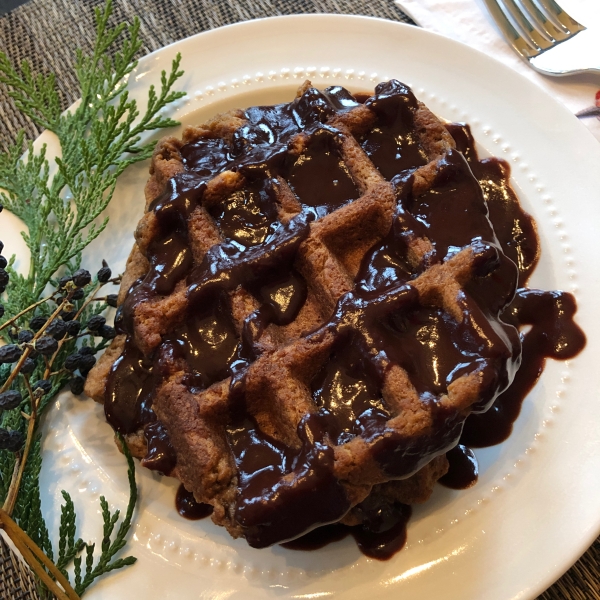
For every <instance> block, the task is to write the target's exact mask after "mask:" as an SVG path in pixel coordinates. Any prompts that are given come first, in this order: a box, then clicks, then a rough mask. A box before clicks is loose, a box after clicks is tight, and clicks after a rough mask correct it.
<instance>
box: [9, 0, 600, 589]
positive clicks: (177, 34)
mask: <svg viewBox="0 0 600 600" xmlns="http://www.w3.org/2000/svg"><path fill="white" fill-rule="evenodd" d="M22 1H23V0H21V2H22ZM18 3H19V0H0V14H2V13H3V12H5V11H6V10H9V9H10V8H12V7H13V6H15V5H16V4H18ZM102 4H103V2H102V1H100V0H85V1H83V0H30V1H29V2H26V3H25V4H23V5H21V6H18V7H17V8H13V10H11V11H10V12H8V13H7V14H3V15H2V16H0V50H1V51H3V52H5V53H6V54H7V55H8V57H9V58H10V59H11V61H12V62H13V63H18V62H20V61H21V60H23V59H27V60H28V61H29V62H30V64H31V65H32V68H33V71H34V72H43V73H48V72H51V71H52V72H54V73H56V75H57V81H58V85H59V88H60V91H61V94H62V101H63V105H64V107H65V108H66V107H67V106H69V105H70V104H71V103H73V102H74V101H75V100H76V99H77V96H78V92H77V89H78V88H77V82H76V79H75V75H74V72H73V63H74V59H75V50H76V48H82V49H83V50H84V52H85V51H87V50H90V49H91V47H92V40H93V37H94V22H93V7H94V6H100V5H102ZM3 8H4V10H3ZM298 13H339V14H356V15H367V16H374V17H381V18H386V19H391V20H395V21H403V22H405V23H410V22H411V21H410V19H409V18H408V17H406V15H404V14H403V13H402V12H401V11H400V10H399V9H398V8H397V7H396V6H395V5H394V4H393V2H392V0H370V1H369V2H365V1H363V0H280V1H275V0H248V1H242V0H238V1H237V2H236V1H227V0H114V14H113V17H112V20H113V22H114V23H117V22H122V21H124V20H125V21H129V22H131V20H132V19H133V17H134V16H135V15H137V16H138V17H139V19H140V23H141V28H140V35H141V39H142V40H143V41H144V45H143V47H142V51H141V53H140V54H141V55H143V54H146V53H148V52H152V51H153V50H157V49H158V48H161V47H163V46H165V45H167V44H170V43H172V42H174V41H177V40H180V39H183V38H185V37H188V36H190V35H193V34H195V33H198V32H200V31H206V30H208V29H213V28H215V27H220V26H222V25H228V24H230V23H236V22H238V21H244V20H247V19H254V18H259V17H269V16H275V15H287V14H298ZM65 31H68V35H65ZM20 129H25V131H26V134H27V136H28V137H29V138H31V139H34V138H35V137H37V136H38V135H39V134H40V133H41V132H40V131H39V130H38V129H37V128H36V127H35V126H34V125H33V124H32V123H31V122H30V121H29V120H28V119H27V118H25V117H24V116H23V115H21V114H20V113H19V111H18V110H17V109H16V108H15V106H14V105H13V103H12V101H11V100H10V99H9V98H8V95H7V90H6V88H4V87H2V86H1V85H0V150H1V149H3V148H4V147H5V146H6V144H7V143H8V142H11V141H13V140H14V139H15V138H16V135H17V132H18V131H19V130H20ZM31 598H34V599H37V598H38V596H37V594H36V591H35V582H34V580H33V578H32V577H31V575H30V573H29V571H28V569H26V568H25V567H24V566H23V564H22V563H21V561H19V560H18V559H17V558H16V557H15V555H14V554H13V553H12V552H11V550H10V549H9V548H8V546H7V545H6V544H5V543H4V542H3V540H2V538H1V537H0V600H24V599H31ZM482 600H485V599H482ZM538 600H600V538H599V539H598V540H596V542H595V544H594V545H593V546H592V547H591V548H590V549H589V550H588V551H587V552H586V554H585V555H584V556H583V557H582V558H581V560H579V562H577V564H575V565H574V566H573V567H572V568H571V569H570V570H569V571H568V572H567V573H566V574H565V575H564V576H563V577H562V578H561V579H560V580H559V581H557V582H556V583H555V584H554V585H553V586H552V587H551V588H550V589H548V590H547V591H546V592H544V593H543V594H542V595H541V596H540V597H539V599H538Z"/></svg>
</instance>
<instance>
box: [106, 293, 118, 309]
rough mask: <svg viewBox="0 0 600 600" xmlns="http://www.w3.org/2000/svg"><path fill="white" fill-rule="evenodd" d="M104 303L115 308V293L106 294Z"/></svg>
mask: <svg viewBox="0 0 600 600" xmlns="http://www.w3.org/2000/svg"><path fill="white" fill-rule="evenodd" d="M106 304H108V305H109V306H112V307H113V308H117V294H108V295H107V296H106Z"/></svg>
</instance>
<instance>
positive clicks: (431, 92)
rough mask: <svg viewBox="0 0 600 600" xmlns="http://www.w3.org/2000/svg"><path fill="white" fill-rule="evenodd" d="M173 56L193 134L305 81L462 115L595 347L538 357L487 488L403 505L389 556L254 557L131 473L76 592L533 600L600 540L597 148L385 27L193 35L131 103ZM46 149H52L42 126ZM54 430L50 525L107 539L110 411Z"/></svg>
mask: <svg viewBox="0 0 600 600" xmlns="http://www.w3.org/2000/svg"><path fill="white" fill-rule="evenodd" d="M177 52H181V53H182V55H183V61H182V67H183V69H184V70H185V75H184V77H183V79H182V80H181V81H180V83H179V86H180V88H183V89H185V90H187V92H188V97H187V98H186V99H182V100H181V101H179V103H178V105H177V106H176V107H174V108H173V110H171V111H170V114H171V115H172V116H173V117H174V118H176V119H179V120H181V121H182V123H184V124H191V123H197V122H200V121H203V120H204V119H206V118H208V117H210V116H212V115H214V114H215V113H217V112H221V111H223V110H226V109H228V108H233V107H245V106H250V105H255V104H261V103H262V104H264V103H274V102H280V101H287V100H289V99H291V98H292V97H293V93H294V90H295V88H296V87H298V86H299V85H300V84H301V83H302V82H303V81H304V80H305V79H311V80H312V82H313V83H314V84H315V85H317V86H323V87H325V86H330V85H342V86H346V87H348V88H349V89H350V90H353V91H369V90H372V88H373V87H374V85H375V84H376V83H378V82H380V81H384V80H386V79H389V78H392V77H395V78H397V79H400V80H401V81H403V82H405V83H408V84H410V85H411V86H412V87H413V89H414V91H415V93H416V94H417V96H418V97H419V98H421V99H422V100H423V101H424V102H425V103H426V104H427V105H428V106H429V107H430V108H431V109H432V110H433V111H434V112H436V113H437V114H438V115H440V116H441V117H443V118H445V119H448V120H453V121H456V120H461V121H467V122H469V123H470V124H471V126H472V130H473V133H474V135H475V137H476V139H477V140H478V142H479V145H480V151H481V153H482V154H493V155H497V156H500V157H502V158H505V159H506V160H508V161H509V163H510V164H511V166H512V169H513V185H514V187H515V189H516V190H517V192H518V194H519V196H520V198H521V201H522V203H523V205H524V206H525V208H526V209H527V210H529V211H530V212H531V213H532V214H533V215H534V217H535V218H536V220H537V223H538V227H539V232H540V237H541V243H542V259H541V262H540V265H539V266H538V268H537V271H536V273H535V274H534V277H533V280H532V284H533V285H535V286H538V287H543V288H546V289H564V290H567V291H570V292H573V293H575V294H576V296H577V299H578V303H579V312H578V315H577V321H578V322H579V323H580V324H581V325H582V326H583V328H584V329H585V331H586V334H587V336H588V344H587V347H586V349H585V350H584V352H583V353H581V355H579V356H578V357H577V358H576V359H575V360H572V361H568V362H564V363H559V362H553V361H549V363H548V365H547V367H546V371H545V372H544V374H543V377H542V379H541V381H540V382H539V384H538V385H537V386H536V387H535V389H534V390H533V391H532V393H531V394H530V395H529V396H528V398H527V399H526V401H525V403H524V405H523V410H522V413H521V416H520V417H519V419H518V421H517V422H516V424H515V428H514V432H513V434H512V435H511V437H510V438H509V439H508V441H506V442H505V443H503V444H500V445H498V446H495V447H492V448H488V449H485V450H480V451H477V452H476V454H477V457H478V459H479V462H480V468H481V474H480V480H479V482H478V484H477V485H476V486H475V487H473V488H471V489H469V490H465V491H460V492H455V491H451V490H448V489H445V488H441V487H439V488H438V489H437V490H436V492H435V494H434V497H433V498H432V499H431V501H430V502H429V503H427V504H426V505H425V506H422V507H418V508H416V510H415V511H414V516H413V518H412V520H411V522H410V524H409V528H408V543H407V545H406V547H405V548H404V549H403V550H402V551H401V552H400V553H399V554H397V555H396V556H394V557H393V558H392V559H391V560H390V561H387V562H378V561H375V560H371V559H368V558H366V557H364V556H363V555H361V554H360V553H359V551H358V550H357V548H356V545H355V544H354V542H353V541H352V540H351V539H349V538H347V539H346V540H343V541H341V542H337V543H335V544H331V545H329V546H327V547H326V548H324V549H322V550H319V551H315V552H295V551H292V550H284V549H282V548H280V547H275V548H271V549H266V550H254V549H252V548H249V547H248V546H247V545H246V543H245V542H244V541H243V540H232V539H230V538H229V536H228V535H227V533H226V532H225V531H224V530H223V529H221V528H218V527H216V526H214V525H213V524H212V523H211V522H210V521H209V520H203V521H197V522H191V521H185V520H184V519H182V518H180V517H179V516H178V515H177V514H176V513H175V511H174V495H175V490H176V487H177V486H176V484H175V482H173V481H171V480H168V479H166V478H161V477H159V476H157V475H155V474H152V473H150V472H148V471H146V470H144V469H141V468H140V469H138V480H139V482H140V489H141V497H140V503H139V511H138V513H137V516H136V522H135V528H134V532H133V535H132V539H131V541H130V543H129V545H128V551H129V552H130V553H132V554H134V555H135V556H137V557H138V559H139V560H138V563H137V564H136V565H135V566H134V567H131V568H128V569H126V570H124V571H122V572H120V573H117V574H114V575H112V576H110V577H108V578H105V579H104V580H102V581H101V582H99V583H98V584H97V585H95V586H94V588H93V589H92V590H90V592H89V594H88V596H87V597H88V598H89V600H100V599H107V600H108V599H111V600H118V599H121V598H122V599H125V598H131V597H140V598H149V599H154V598H161V599H178V600H179V599H181V600H187V599H192V598H202V599H209V598H210V599H217V598H218V599H221V600H224V599H226V598H227V599H230V598H231V599H233V598H235V599H244V600H247V599H253V598H257V599H279V598H307V599H308V598H311V599H312V598H327V597H335V598H336V599H337V598H344V599H354V598H356V599H359V598H360V599H362V598H365V597H370V596H377V597H379V598H381V599H382V600H384V599H392V598H402V599H403V600H415V599H423V598H435V599H436V600H482V599H483V600H509V599H515V600H516V599H517V598H518V599H522V600H526V599H533V598H535V597H536V596H537V595H538V594H539V593H540V592H542V591H543V590H544V589H545V588H546V587H548V586H549V585H550V584H551V583H552V582H553V581H554V580H555V579H556V578H557V577H559V576H560V575H561V574H562V573H563V572H564V571H565V570H567V568H568V567H569V566H570V565H571V564H572V563H573V562H575V560H576V559H577V558H578V557H579V555H580V554H582V553H583V552H584V551H585V550H586V549H587V548H588V547H589V545H590V544H591V543H592V542H593V540H594V539H595V537H596V536H597V534H598V532H599V531H600V427H599V424H600V401H599V400H600V394H599V385H598V378H597V375H596V373H597V368H598V367H597V364H598V358H599V357H600V352H599V347H598V343H599V342H598V340H599V337H600V331H599V330H600V325H599V320H598V314H597V313H598V308H599V303H598V300H597V299H598V297H599V295H600V280H599V277H598V259H597V257H598V253H599V251H600V244H599V242H598V236H597V233H596V231H597V227H598V224H600V145H599V144H598V143H597V141H596V140H595V139H594V138H593V137H592V136H591V134H590V133H589V132H588V131H587V130H586V129H585V127H583V126H582V125H581V124H580V123H579V122H578V121H577V119H576V118H575V117H574V116H573V115H571V114H570V113H569V112H568V111H567V110H566V109H565V108H564V107H563V106H561V105H559V104H558V103H557V102H555V101H554V100H553V99H552V98H550V97H549V96H547V95H546V94H545V93H544V92H542V91H541V90H540V89H538V88H537V87H536V86H535V85H533V84H532V83H530V82H529V81H527V80H526V79H525V78H523V77H521V76H520V75H518V74H516V73H514V72H513V71H511V70H510V69H508V68H507V67H505V66H503V65H502V64H500V63H498V62H496V61H494V60H493V59H492V58H490V57H488V56H485V55H483V54H481V53H479V52H476V51H474V50H472V49H470V48H468V47H467V46H464V45H461V44H459V43H457V42H454V41H451V40H449V39H446V38H443V37H441V36H438V35H435V34H432V33H429V32H427V31H424V30H421V29H418V28H416V27H410V26H408V25H402V24H399V23H393V22H390V21H383V20H377V19H367V18H362V17H350V16H336V15H328V16H324V15H310V16H294V17H281V18H275V19H266V20H260V21H251V22H247V23H241V24H237V25H233V26H229V27H225V28H222V29H218V30H214V31H210V32H207V33H202V34H199V35H197V36H195V37H192V38H189V39H186V40H183V41H181V42H178V43H176V44H173V45H171V46H169V47H167V48H163V49H162V50H160V51H158V52H155V53H154V54H151V55H150V56H147V57H145V58H144V59H142V60H141V61H140V63H139V66H138V67H137V69H136V70H135V72H134V73H133V74H132V75H131V76H130V81H129V85H130V92H131V94H132V95H133V96H134V97H135V98H137V99H138V101H139V102H141V103H142V104H143V99H144V97H145V95H146V91H147V88H148V87H149V85H150V84H151V83H154V84H157V83H158V82H159V77H160V71H161V70H162V69H169V68H170V63H171V60H172V59H173V57H174V56H175V54H176V53H177ZM172 133H173V134H174V135H178V134H179V133H180V131H179V130H176V131H173V132H172ZM39 141H40V142H42V141H43V142H46V143H48V144H49V146H50V152H51V153H52V152H56V142H55V140H54V139H53V138H52V135H50V134H47V133H46V134H44V135H43V136H42V137H41V138H40V140H39ZM147 169H148V165H147V164H144V165H141V166H136V167H133V168H131V169H130V170H129V171H128V172H126V173H125V174H124V175H123V176H122V178H121V180H120V182H119V185H118V187H117V191H116V193H115V197H114V200H113V202H112V204H111V206H110V207H109V209H108V215H109V216H110V224H109V227H108V229H107V231H106V232H105V233H104V234H103V235H102V237H101V238H100V239H99V240H98V241H97V242H96V243H94V244H93V246H92V247H91V248H90V249H89V250H88V252H87V253H86V257H85V260H86V264H87V265H88V266H89V267H90V268H92V269H93V268H95V266H96V265H98V263H99V261H100V258H106V259H107V260H108V262H109V263H110V265H111V266H112V267H113V270H114V271H115V272H116V271H119V270H122V269H123V267H124V264H125V259H126V257H127V254H128V252H129V250H130V247H131V244H132V241H133V236H132V232H133V229H134V227H135V224H136V222H137V220H138V219H139V217H140V216H141V214H142V209H143V204H144V202H143V188H144V183H145V181H146V178H147ZM3 217H4V215H3ZM3 229H4V228H3ZM2 237H3V241H4V242H5V244H6V247H7V252H10V251H12V250H13V249H15V250H16V251H17V252H20V251H21V250H20V248H21V246H19V244H20V240H19V238H18V235H17V234H16V231H15V232H5V231H3V233H2ZM21 256H23V255H22V254H21ZM45 427H46V430H47V438H46V442H45V446H44V460H45V470H44V472H43V475H42V484H43V485H42V490H43V491H44V493H43V506H44V510H45V511H46V513H47V516H48V519H49V522H50V524H51V527H54V528H56V526H57V523H58V506H59V504H60V501H61V498H60V490H61V489H66V490H68V491H69V492H70V493H71V494H72V495H73V499H74V501H75V504H76V507H77V509H78V511H79V514H80V517H81V521H83V530H82V531H83V537H84V538H85V539H96V540H99V539H100V537H101V530H100V520H99V504H98V497H99V495H101V494H104V495H105V496H106V497H107V498H108V500H109V501H110V502H114V503H115V506H117V507H121V508H124V507H125V505H126V501H127V480H126V477H125V463H124V460H123V457H122V456H121V455H120V454H119V453H118V452H117V450H116V448H115V446H114V445H113V443H112V433H111V430H110V428H109V426H108V425H107V424H106V423H105V421H104V418H103V412H102V408H101V407H100V406H99V405H97V404H95V403H93V402H92V401H89V400H88V401H81V400H78V399H75V398H74V397H72V396H71V395H70V394H68V393H63V394H62V395H61V396H60V397H59V399H58V400H57V402H56V407H55V408H54V409H52V410H51V412H50V414H49V416H48V418H47V420H46V424H45Z"/></svg>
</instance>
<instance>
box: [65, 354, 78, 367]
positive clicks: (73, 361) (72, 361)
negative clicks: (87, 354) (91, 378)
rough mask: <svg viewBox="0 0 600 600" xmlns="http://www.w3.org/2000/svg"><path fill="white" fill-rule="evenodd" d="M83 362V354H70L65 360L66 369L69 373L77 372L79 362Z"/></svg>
mask: <svg viewBox="0 0 600 600" xmlns="http://www.w3.org/2000/svg"><path fill="white" fill-rule="evenodd" d="M80 360H81V354H79V352H75V353H74V354H69V356H67V358H65V369H67V371H75V370H76V369H78V368H79V361H80Z"/></svg>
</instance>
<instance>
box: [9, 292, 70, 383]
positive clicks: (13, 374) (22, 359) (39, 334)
mask: <svg viewBox="0 0 600 600" xmlns="http://www.w3.org/2000/svg"><path fill="white" fill-rule="evenodd" d="M64 302H65V301H63V302H62V303H61V304H60V305H59V306H58V307H57V309H56V310H55V311H54V312H53V313H52V314H51V315H50V316H49V317H48V320H47V321H46V322H45V323H44V325H43V326H42V328H41V329H40V330H39V331H38V332H37V333H36V334H35V335H34V336H33V339H32V340H31V342H29V343H30V344H35V341H36V340H39V339H40V338H41V337H42V335H43V334H44V331H46V329H47V328H48V326H49V325H50V323H52V321H53V320H54V319H55V318H56V317H58V315H59V314H60V311H61V310H62V306H63V304H64ZM30 354H31V348H30V347H25V350H24V351H23V354H21V357H20V358H19V361H18V362H17V364H16V365H15V367H14V369H13V370H12V371H11V372H10V375H9V376H8V379H7V380H6V381H5V382H4V385H3V386H2V388H0V394H1V393H2V392H5V391H6V390H7V389H8V388H9V387H10V386H11V385H12V382H13V381H14V380H15V379H16V377H17V375H18V374H19V372H20V370H21V367H22V366H23V363H24V362H25V360H26V359H27V357H28V356H29V355H30Z"/></svg>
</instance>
